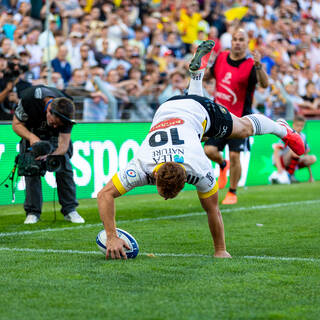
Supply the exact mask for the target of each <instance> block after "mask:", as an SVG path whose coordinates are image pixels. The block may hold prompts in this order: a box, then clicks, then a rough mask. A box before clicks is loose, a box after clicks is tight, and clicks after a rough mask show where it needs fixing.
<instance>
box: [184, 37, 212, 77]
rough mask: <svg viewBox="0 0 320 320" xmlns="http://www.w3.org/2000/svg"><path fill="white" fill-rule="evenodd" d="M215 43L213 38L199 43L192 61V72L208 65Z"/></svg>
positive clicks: (190, 67)
mask: <svg viewBox="0 0 320 320" xmlns="http://www.w3.org/2000/svg"><path fill="white" fill-rule="evenodd" d="M214 45H215V42H214V41H213V40H206V41H203V42H202V43H201V44H200V45H199V47H198V49H197V51H196V53H195V55H194V56H193V58H192V60H191V62H190V65H189V71H190V72H197V71H201V70H203V69H205V68H206V67H207V65H208V61H209V59H210V56H211V53H212V52H213V48H214Z"/></svg>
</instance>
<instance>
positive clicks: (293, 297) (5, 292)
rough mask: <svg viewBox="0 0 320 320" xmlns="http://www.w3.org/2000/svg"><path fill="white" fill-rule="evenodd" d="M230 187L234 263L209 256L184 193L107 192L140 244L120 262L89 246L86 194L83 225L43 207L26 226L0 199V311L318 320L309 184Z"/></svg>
mask: <svg viewBox="0 0 320 320" xmlns="http://www.w3.org/2000/svg"><path fill="white" fill-rule="evenodd" d="M225 192H226V191H225V190H224V191H222V192H220V199H222V198H223V197H224V194H225ZM238 195H239V203H238V204H237V205H235V206H223V205H221V206H220V208H221V211H222V214H223V219H224V224H225V234H226V243H227V249H228V251H229V252H230V254H231V255H232V256H233V259H214V258H213V257H212V254H213V247H212V240H211V236H210V233H209V228H208V225H207V220H206V216H205V214H204V213H203V210H202V209H201V207H200V203H199V201H198V199H197V195H196V192H194V191H186V192H182V193H181V194H180V195H179V196H178V197H177V199H174V200H168V201H164V200H162V199H161V198H160V197H159V196H158V195H139V196H135V195H134V196H133V195H132V196H130V195H128V196H125V197H122V198H119V199H117V200H116V206H117V221H118V227H119V228H122V229H124V230H127V231H128V232H130V233H131V234H132V235H133V236H134V237H135V238H136V239H137V241H138V242H139V246H140V253H139V255H138V257H137V258H136V259H133V260H128V261H123V260H121V261H119V260H118V261H106V260H105V259H104V257H103V255H102V253H100V251H98V248H97V247H96V244H95V237H96V235H97V233H98V232H99V231H100V230H102V225H101V222H100V219H99V215H98V211H97V205H96V200H95V199H90V200H81V201H80V206H79V208H78V211H79V213H80V214H81V215H82V216H83V217H84V218H85V219H86V224H84V225H82V226H79V225H74V224H70V223H68V222H65V221H64V220H63V216H62V215H61V214H60V213H59V212H57V219H56V221H54V214H53V203H45V205H44V212H43V214H42V217H41V219H42V221H41V222H39V223H38V224H36V225H24V224H23V220H24V213H23V209H22V205H12V206H2V207H0V301H1V302H0V319H1V320H3V319H5V320H11V319H12V320H17V319H33V320H37V319H39V320H40V319H41V320H43V319H46V320H47V319H55V320H56V319H68V320H70V319H77V320H79V319H90V320H91V319H94V320H95V319H137V320H141V319H154V320H155V319H170V320H171V319H288V320H292V319H299V320H301V319H319V317H320V292H319V291H320V250H319V248H320V182H317V183H312V184H308V183H300V184H295V185H290V186H283V185H282V186H279V185H277V186H259V187H249V188H240V189H239V191H238ZM56 207H57V211H59V205H58V204H57V205H56Z"/></svg>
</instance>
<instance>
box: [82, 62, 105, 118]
mask: <svg viewBox="0 0 320 320" xmlns="http://www.w3.org/2000/svg"><path fill="white" fill-rule="evenodd" d="M90 71H91V74H90V77H89V78H88V80H87V81H86V83H85V85H84V89H85V90H87V91H89V92H91V94H90V98H85V99H84V102H83V118H82V119H83V120H84V121H104V120H106V118H107V114H108V98H107V97H106V96H105V95H104V94H103V93H102V92H101V91H100V90H99V89H98V88H97V86H96V84H95V81H94V78H95V77H99V78H101V77H103V76H104V70H103V68H100V67H97V66H94V67H91V69H90Z"/></svg>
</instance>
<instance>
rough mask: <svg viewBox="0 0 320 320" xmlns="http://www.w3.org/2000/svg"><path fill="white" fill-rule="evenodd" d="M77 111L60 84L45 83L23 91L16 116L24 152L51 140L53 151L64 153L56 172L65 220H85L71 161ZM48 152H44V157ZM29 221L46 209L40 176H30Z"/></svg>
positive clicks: (37, 219)
mask: <svg viewBox="0 0 320 320" xmlns="http://www.w3.org/2000/svg"><path fill="white" fill-rule="evenodd" d="M74 112H75V107H74V104H73V102H72V101H71V100H70V99H69V98H68V97H67V96H66V95H65V94H64V93H63V92H61V91H59V90H57V89H56V88H52V87H46V86H43V85H39V86H32V87H30V88H27V89H25V90H23V91H22V92H21V99H20V101H19V104H18V107H17V108H16V110H15V114H14V117H13V122H12V128H13V131H14V132H15V133H16V134H17V135H18V136H20V137H21V138H22V140H21V143H20V153H23V152H26V151H27V149H28V148H29V147H30V146H31V147H32V145H33V144H35V143H36V142H39V141H40V140H45V141H49V142H50V143H51V144H52V145H53V147H54V149H55V150H54V151H53V152H52V153H51V155H64V156H65V161H64V164H63V166H62V168H61V170H59V171H58V172H56V182H57V189H58V197H59V203H60V204H61V206H62V208H61V212H62V214H63V215H64V218H65V220H67V221H70V222H73V223H84V219H83V218H82V217H81V216H80V215H79V214H78V213H77V211H76V207H77V206H78V202H77V200H76V186H75V183H74V180H73V171H72V167H71V163H70V158H71V157H72V143H71V140H70V136H71V130H72V126H73V124H74V121H73V120H72V118H73V116H74ZM45 158H46V155H44V156H42V160H44V159H45ZM25 182H26V197H25V202H24V209H25V211H26V215H27V217H26V219H25V221H24V223H25V224H34V223H37V222H38V221H39V219H40V215H41V209H42V190H41V179H40V176H26V177H25Z"/></svg>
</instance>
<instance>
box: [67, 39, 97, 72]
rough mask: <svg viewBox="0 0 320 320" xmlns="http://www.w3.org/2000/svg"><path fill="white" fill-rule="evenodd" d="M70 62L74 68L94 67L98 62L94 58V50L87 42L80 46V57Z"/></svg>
mask: <svg viewBox="0 0 320 320" xmlns="http://www.w3.org/2000/svg"><path fill="white" fill-rule="evenodd" d="M70 63H71V66H72V69H73V70H74V69H79V68H84V67H92V66H96V65H97V64H98V63H97V61H96V60H95V58H94V53H93V51H92V50H91V49H90V47H89V45H87V44H85V43H84V44H82V45H81V46H80V59H79V60H76V61H74V60H72V61H71V62H70Z"/></svg>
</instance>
